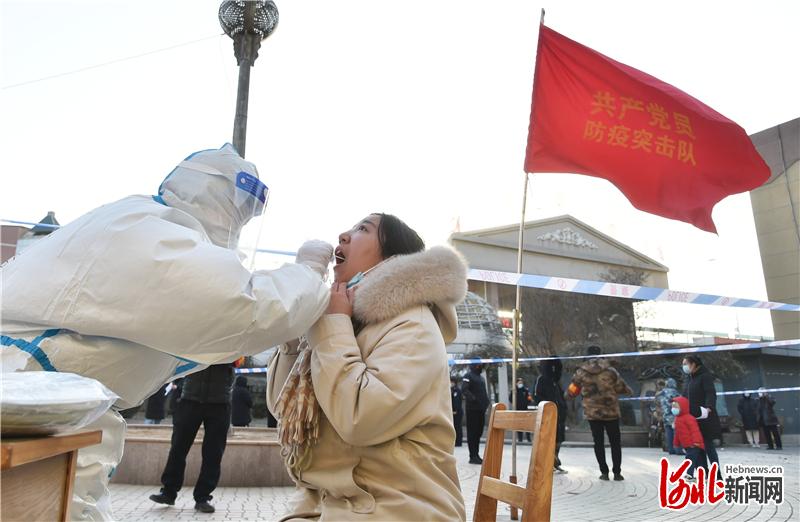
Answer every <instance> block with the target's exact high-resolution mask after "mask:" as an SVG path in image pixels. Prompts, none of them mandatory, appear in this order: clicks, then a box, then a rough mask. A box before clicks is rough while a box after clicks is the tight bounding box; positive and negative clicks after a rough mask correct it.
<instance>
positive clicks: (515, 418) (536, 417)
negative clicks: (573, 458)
mask: <svg viewBox="0 0 800 522" xmlns="http://www.w3.org/2000/svg"><path fill="white" fill-rule="evenodd" d="M504 410H506V406H505V404H501V403H498V404H495V405H494V406H493V407H492V414H491V417H489V435H488V437H487V438H486V446H485V447H484V455H483V466H482V467H481V476H480V478H479V480H478V496H477V499H476V500H475V513H474V515H473V521H474V522H490V521H491V522H494V520H495V519H496V518H497V501H498V500H500V501H502V502H505V503H506V504H510V505H512V506H514V507H516V508H519V509H521V510H522V522H532V521H534V520H536V521H538V520H548V521H549V520H550V503H551V500H552V497H553V462H554V460H555V451H556V425H557V422H558V412H557V410H556V405H555V403H553V402H550V401H542V402H540V403H539V406H538V408H537V409H536V410H529V411H504ZM506 430H514V431H526V432H531V433H533V441H532V445H531V460H530V464H529V466H528V481H527V484H526V486H525V487H522V486H518V485H516V484H512V483H511V482H504V481H502V480H500V466H501V464H502V462H503V446H504V443H505V432H506ZM512 436H513V434H512Z"/></svg>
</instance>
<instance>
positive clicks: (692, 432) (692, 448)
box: [670, 396, 708, 480]
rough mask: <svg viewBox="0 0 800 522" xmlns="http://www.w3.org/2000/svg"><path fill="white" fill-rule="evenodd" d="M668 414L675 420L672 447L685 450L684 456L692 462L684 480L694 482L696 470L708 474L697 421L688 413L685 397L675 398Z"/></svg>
mask: <svg viewBox="0 0 800 522" xmlns="http://www.w3.org/2000/svg"><path fill="white" fill-rule="evenodd" d="M670 413H671V414H672V416H673V417H674V418H675V440H674V441H672V445H673V446H677V447H680V448H686V456H687V457H689V460H691V461H692V465H691V466H690V467H689V469H688V470H687V471H686V474H687V477H686V478H687V479H688V480H694V478H695V477H694V472H695V470H696V469H697V468H703V469H705V470H706V473H708V468H707V467H706V456H705V454H704V453H705V444H704V442H703V434H702V433H700V427H699V426H698V424H697V419H695V418H694V417H693V416H692V415H691V413H689V401H688V400H687V399H686V397H681V396H678V397H675V400H674V401H672V403H671V404H670Z"/></svg>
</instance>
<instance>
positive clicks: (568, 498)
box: [111, 445, 800, 522]
mask: <svg viewBox="0 0 800 522" xmlns="http://www.w3.org/2000/svg"><path fill="white" fill-rule="evenodd" d="M481 451H483V446H481ZM517 453H518V461H517V462H518V463H517V475H518V477H519V482H520V483H521V484H524V483H525V474H526V470H527V465H528V459H529V458H530V446H528V445H520V446H518V447H517ZM606 453H607V458H608V459H609V463H610V458H611V456H610V453H609V451H608V449H607V450H606ZM663 455H666V454H665V453H663V452H661V451H660V450H657V449H648V448H623V450H622V473H623V475H624V476H625V481H623V482H614V481H609V482H604V481H600V480H598V478H597V477H598V475H599V472H598V471H597V463H596V461H595V458H594V451H593V450H592V448H588V447H570V446H568V447H564V448H562V450H561V460H562V461H563V463H564V464H563V465H564V468H565V469H567V470H568V472H569V473H568V474H566V475H560V474H558V475H555V476H554V480H553V512H552V520H554V521H583V520H587V521H588V520H591V521H595V520H597V521H606V520H607V521H614V522H618V521H623V520H631V521H640V520H647V521H650V520H662V521H667V520H702V521H705V520H714V521H715V522H717V521H727V520H737V521H738V520H741V521H751V522H760V521H766V520H774V521H789V520H798V516H800V448H796V447H794V448H787V449H784V450H783V451H766V450H765V449H764V448H762V449H753V448H749V447H748V448H745V447H726V448H725V449H724V450H721V451H719V455H720V460H721V462H722V464H723V466H724V465H725V464H743V465H751V466H756V465H758V466H765V465H769V466H773V465H780V466H783V468H784V489H783V491H784V502H783V503H782V504H780V505H775V504H767V505H763V506H762V505H759V504H757V503H753V502H751V503H749V504H747V505H741V504H727V503H726V502H725V501H724V500H723V501H722V502H720V503H718V504H715V505H702V506H690V507H687V508H685V509H683V510H681V511H677V512H675V511H668V510H662V509H660V508H659V504H658V474H659V459H660V458H661V456H663ZM504 457H505V458H504V462H503V475H502V477H503V478H504V479H507V475H508V473H509V472H510V470H511V446H510V445H506V448H505V451H504ZM456 458H457V459H458V462H459V465H458V474H459V477H460V479H461V488H462V491H463V492H464V499H465V502H466V505H467V519H468V520H471V519H472V512H473V508H474V504H475V495H476V488H477V485H478V475H479V473H480V466H476V465H472V464H468V463H467V460H468V452H467V448H466V446H464V447H460V448H456ZM678 462H680V459H679V457H677V456H670V463H671V465H672V466H676V465H677V464H678ZM223 465H224V460H223ZM157 491H158V486H155V485H154V486H133V485H125V484H112V485H111V494H112V504H113V507H114V515H115V518H116V520H120V521H165V520H169V521H189V520H197V521H206V520H208V521H217V520H231V521H233V520H276V519H277V518H278V517H279V516H280V515H281V514H282V513H284V512H285V510H286V506H287V500H288V498H289V496H290V495H291V493H292V491H293V488H287V487H275V488H234V487H228V488H218V489H217V490H216V491H215V492H214V500H213V501H212V504H214V506H215V507H216V508H217V511H216V513H213V514H210V515H205V514H201V513H196V512H195V511H194V502H193V500H192V492H191V488H188V489H186V488H184V489H183V490H182V491H181V492H180V494H179V495H178V500H177V501H176V503H175V506H161V505H157V504H154V503H153V502H151V501H150V500H149V499H148V498H147V497H148V496H149V495H150V494H151V493H156V492H157ZM498 520H510V518H509V510H508V507H507V506H506V505H503V504H499V505H498Z"/></svg>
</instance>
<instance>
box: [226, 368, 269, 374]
mask: <svg viewBox="0 0 800 522" xmlns="http://www.w3.org/2000/svg"><path fill="white" fill-rule="evenodd" d="M234 371H235V372H236V373H267V369H266V368H236V370H234Z"/></svg>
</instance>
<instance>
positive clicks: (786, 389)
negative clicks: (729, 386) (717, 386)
mask: <svg viewBox="0 0 800 522" xmlns="http://www.w3.org/2000/svg"><path fill="white" fill-rule="evenodd" d="M790 391H800V386H793V387H790V388H768V389H764V390H737V391H724V392H717V395H741V394H743V393H759V392H761V393H773V392H790ZM654 399H655V397H620V398H619V400H621V401H652V400H654Z"/></svg>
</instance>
